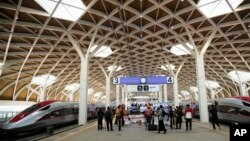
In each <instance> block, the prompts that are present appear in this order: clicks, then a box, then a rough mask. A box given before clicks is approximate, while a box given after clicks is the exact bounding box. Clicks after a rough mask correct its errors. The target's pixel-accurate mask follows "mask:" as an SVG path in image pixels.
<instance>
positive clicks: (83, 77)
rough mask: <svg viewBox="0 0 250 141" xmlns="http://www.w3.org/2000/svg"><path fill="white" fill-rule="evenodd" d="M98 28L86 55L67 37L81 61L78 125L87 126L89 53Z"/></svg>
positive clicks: (76, 43) (70, 37)
mask: <svg viewBox="0 0 250 141" xmlns="http://www.w3.org/2000/svg"><path fill="white" fill-rule="evenodd" d="M97 31H98V28H96V30H95V32H94V34H93V36H92V39H91V41H90V44H89V47H88V50H87V52H86V54H84V53H83V51H82V49H81V47H80V45H79V44H78V42H77V41H75V39H73V37H72V36H71V35H70V34H69V33H68V34H67V36H68V38H69V40H70V42H71V44H72V45H73V47H74V48H75V50H76V51H77V53H78V55H79V56H80V59H81V70H80V100H79V115H78V124H79V125H86V124H87V101H88V71H89V53H90V49H91V47H92V46H93V45H94V41H95V37H96V34H97Z"/></svg>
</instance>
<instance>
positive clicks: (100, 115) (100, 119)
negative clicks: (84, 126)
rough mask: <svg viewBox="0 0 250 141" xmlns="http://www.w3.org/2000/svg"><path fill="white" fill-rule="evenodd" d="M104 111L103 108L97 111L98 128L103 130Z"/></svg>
mask: <svg viewBox="0 0 250 141" xmlns="http://www.w3.org/2000/svg"><path fill="white" fill-rule="evenodd" d="M103 116H104V113H103V111H102V109H101V108H99V111H98V112H97V120H98V125H97V126H98V130H102V120H103Z"/></svg>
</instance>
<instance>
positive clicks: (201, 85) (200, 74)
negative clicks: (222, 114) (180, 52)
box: [185, 25, 216, 122]
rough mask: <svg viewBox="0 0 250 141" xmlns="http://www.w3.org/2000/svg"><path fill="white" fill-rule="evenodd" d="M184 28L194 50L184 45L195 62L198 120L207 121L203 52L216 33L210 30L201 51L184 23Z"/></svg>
mask: <svg viewBox="0 0 250 141" xmlns="http://www.w3.org/2000/svg"><path fill="white" fill-rule="evenodd" d="M185 29H186V32H187V34H188V37H189V41H190V43H191V45H192V46H193V47H194V51H193V50H191V49H190V48H189V47H187V46H185V48H186V49H188V50H189V52H190V53H191V55H192V56H193V57H194V58H195V62H196V78H197V85H198V93H199V107H200V121H201V122H209V120H208V108H207V89H206V78H205V67H204V54H205V52H206V50H207V48H208V47H209V46H210V43H211V41H212V39H213V37H214V35H215V33H216V30H213V31H212V32H211V34H210V36H209V37H208V38H207V41H206V42H205V44H204V45H203V46H202V48H201V51H199V50H198V48H197V46H196V44H195V42H194V39H193V37H192V35H191V33H190V31H189V29H188V27H187V26H186V25H185Z"/></svg>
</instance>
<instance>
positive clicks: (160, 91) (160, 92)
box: [159, 85, 162, 102]
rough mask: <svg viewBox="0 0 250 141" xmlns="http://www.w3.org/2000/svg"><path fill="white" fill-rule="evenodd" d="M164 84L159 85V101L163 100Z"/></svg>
mask: <svg viewBox="0 0 250 141" xmlns="http://www.w3.org/2000/svg"><path fill="white" fill-rule="evenodd" d="M161 86H162V85H159V102H162V87H161Z"/></svg>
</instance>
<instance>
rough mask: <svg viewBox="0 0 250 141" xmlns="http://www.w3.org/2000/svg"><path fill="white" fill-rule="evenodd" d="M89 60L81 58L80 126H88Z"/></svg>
mask: <svg viewBox="0 0 250 141" xmlns="http://www.w3.org/2000/svg"><path fill="white" fill-rule="evenodd" d="M88 68H89V59H88V58H86V59H84V58H81V71H80V100H79V117H78V124H79V125H86V124H87V104H88V103H87V102H88V71H89V69H88Z"/></svg>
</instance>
